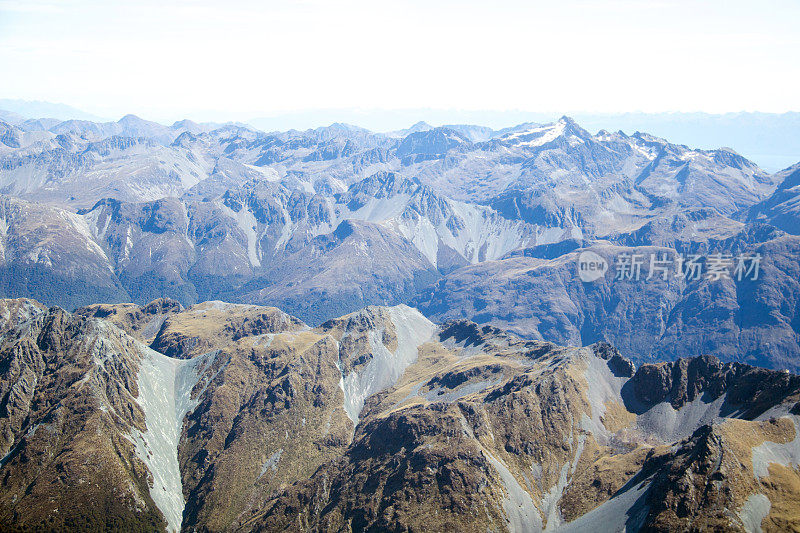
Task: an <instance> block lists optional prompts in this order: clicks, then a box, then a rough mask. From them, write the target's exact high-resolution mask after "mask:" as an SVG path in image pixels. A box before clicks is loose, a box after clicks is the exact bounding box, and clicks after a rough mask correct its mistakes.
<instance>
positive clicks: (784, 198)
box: [746, 164, 800, 235]
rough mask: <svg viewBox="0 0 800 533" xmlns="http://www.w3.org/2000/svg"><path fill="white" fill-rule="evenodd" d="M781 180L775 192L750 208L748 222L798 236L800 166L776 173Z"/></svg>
mask: <svg viewBox="0 0 800 533" xmlns="http://www.w3.org/2000/svg"><path fill="white" fill-rule="evenodd" d="M778 176H780V177H781V178H782V180H781V182H780V185H778V188H777V190H776V191H775V192H774V193H772V195H770V196H769V197H768V198H766V199H764V200H762V201H761V202H759V203H757V204H755V205H754V206H752V207H751V208H750V209H749V210H748V211H747V213H746V216H747V219H748V220H758V221H766V222H768V223H770V224H772V225H773V226H775V227H776V228H780V229H782V230H783V231H785V232H787V233H791V234H792V235H800V164H797V165H793V166H791V167H789V168H787V169H786V170H784V171H782V172H780V173H778Z"/></svg>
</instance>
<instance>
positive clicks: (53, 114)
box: [0, 98, 102, 121]
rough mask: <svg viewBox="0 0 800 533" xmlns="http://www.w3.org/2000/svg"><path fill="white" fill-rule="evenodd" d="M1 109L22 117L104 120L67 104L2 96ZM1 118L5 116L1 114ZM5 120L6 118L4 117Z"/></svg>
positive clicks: (0, 100)
mask: <svg viewBox="0 0 800 533" xmlns="http://www.w3.org/2000/svg"><path fill="white" fill-rule="evenodd" d="M0 109H2V110H4V111H7V112H10V113H14V114H16V115H18V116H20V117H21V118H22V119H38V118H54V119H58V120H94V121H100V120H102V119H101V118H100V117H98V116H96V115H92V114H91V113H87V112H85V111H81V110H80V109H76V108H74V107H71V106H68V105H65V104H54V103H51V102H40V101H31V100H15V99H9V98H0ZM0 118H3V117H2V116H0ZM3 120H6V119H5V118H3Z"/></svg>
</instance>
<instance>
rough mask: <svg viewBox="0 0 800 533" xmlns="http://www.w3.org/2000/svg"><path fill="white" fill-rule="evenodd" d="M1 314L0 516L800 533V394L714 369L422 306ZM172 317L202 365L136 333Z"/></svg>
mask: <svg viewBox="0 0 800 533" xmlns="http://www.w3.org/2000/svg"><path fill="white" fill-rule="evenodd" d="M2 309H14V310H17V311H15V313H16V314H11V313H9V314H6V315H4V316H6V317H7V318H6V320H7V322H6V323H5V324H4V326H3V327H4V328H6V331H7V332H6V334H5V335H4V336H3V338H2V341H0V358H2V360H3V361H5V363H2V364H0V369H3V370H2V374H0V393H2V396H0V398H2V402H3V403H2V406H0V407H2V417H0V431H2V436H3V439H4V440H3V441H2V449H1V450H0V451H2V452H3V453H5V454H6V456H5V457H4V458H3V459H2V461H0V474H2V475H1V476H0V480H1V483H2V485H0V486H2V491H1V492H0V512H2V513H3V516H4V521H5V522H6V523H11V524H15V525H19V526H20V527H22V526H27V527H31V528H41V527H50V525H52V527H66V528H70V527H82V526H86V527H113V525H112V524H114V523H116V522H115V521H116V520H126V521H127V522H126V523H129V524H134V525H141V527H142V528H144V529H158V528H168V529H170V530H175V529H178V528H182V529H183V530H209V531H227V530H242V531H250V530H285V529H287V528H288V529H298V528H302V529H305V530H312V531H316V530H325V531H330V530H370V529H373V530H374V529H377V530H386V529H392V530H396V529H403V530H404V529H418V528H424V529H435V530H452V529H456V530H472V529H474V528H475V527H478V528H479V529H481V530H486V529H489V530H493V531H506V530H510V531H538V530H541V529H542V528H545V527H546V528H548V530H551V529H552V530H571V529H575V530H585V527H587V525H588V527H592V526H591V524H594V527H595V528H596V527H597V524H598V523H601V524H605V525H608V529H609V530H615V529H617V528H618V527H621V526H623V525H625V522H626V521H628V526H631V527H633V528H634V529H636V528H637V527H639V526H642V527H644V528H646V529H653V530H674V529H675V528H676V527H677V528H681V527H688V524H691V523H702V524H705V525H706V526H707V527H723V526H725V527H731V528H737V527H738V528H749V529H753V524H755V525H758V524H762V523H763V524H764V525H765V527H769V526H773V527H780V528H786V527H793V525H796V524H797V523H798V522H797V521H798V517H797V516H796V513H794V511H792V509H794V508H793V507H792V505H793V504H794V501H795V499H796V498H797V493H796V490H795V489H794V487H795V486H796V480H795V478H796V476H797V474H796V470H794V469H793V465H796V463H797V460H798V459H797V457H800V452H798V451H797V450H798V449H800V448H798V444H797V443H798V442H800V439H798V438H797V431H798V430H797V429H796V428H797V426H796V424H797V423H798V419H797V415H796V414H793V413H795V412H796V411H797V409H796V404H797V402H798V400H799V399H800V378H798V377H797V376H795V375H791V374H787V373H782V372H774V371H768V370H763V369H755V368H752V367H748V366H746V365H741V364H736V363H734V364H723V363H721V362H720V361H719V360H717V359H714V358H712V357H704V358H700V359H692V360H680V361H677V362H675V363H668V364H662V365H645V366H643V367H641V368H639V369H638V370H637V369H635V367H634V366H633V365H632V364H631V363H630V362H629V361H628V360H626V359H624V358H623V357H622V356H621V355H620V353H619V352H618V351H617V350H616V349H615V348H613V347H612V346H611V345H608V344H603V343H600V344H596V345H593V346H591V347H588V348H579V349H578V348H562V347H559V346H557V345H554V344H551V343H546V342H541V341H535V340H525V339H522V338H519V337H517V336H515V335H513V334H511V333H508V332H505V331H502V330H499V329H497V328H494V327H492V326H478V325H476V324H474V323H471V322H466V321H454V322H450V323H447V324H445V325H443V326H441V327H437V326H435V325H434V324H432V323H431V322H429V321H428V320H427V319H425V318H424V317H423V316H422V315H421V314H420V313H419V312H418V311H416V310H414V309H412V308H409V307H405V306H397V307H391V308H385V307H371V308H367V309H364V310H362V311H359V312H357V313H353V314H350V315H346V316H343V317H341V318H338V319H335V320H331V321H328V322H326V323H325V324H323V325H322V326H320V327H318V328H315V329H309V328H307V327H305V326H303V325H302V323H300V322H299V321H297V320H296V319H291V317H288V315H285V314H282V313H281V312H280V311H278V310H275V309H270V308H258V307H252V306H241V305H231V304H222V303H220V302H211V303H209V304H204V305H199V306H195V307H193V308H189V309H186V310H181V309H180V308H179V307H178V305H177V304H176V303H174V302H170V301H164V300H161V301H156V302H153V303H152V304H150V305H148V306H145V307H143V308H138V309H137V308H135V307H134V306H131V305H129V304H118V305H106V306H94V307H91V308H87V309H83V310H81V311H80V312H78V313H76V314H75V315H70V314H69V313H66V312H64V311H62V310H60V309H51V310H44V309H41V308H40V307H39V306H36V305H35V304H33V303H31V302H14V301H4V302H3V303H2ZM19 310H22V311H23V312H20V311H19ZM99 316H105V318H97V317H99ZM154 320H155V321H162V320H163V325H162V326H161V331H160V332H159V337H157V338H156V340H155V341H154V342H153V346H157V347H158V348H160V349H163V350H165V351H169V350H170V349H173V350H176V353H180V355H181V356H182V357H189V358H188V359H176V358H171V357H167V356H164V355H162V354H160V353H158V352H155V351H153V350H150V349H148V348H147V347H145V346H144V345H143V344H142V343H141V342H139V341H137V340H135V339H134V338H133V337H132V336H130V335H128V334H127V333H125V332H124V331H123V329H124V330H126V331H128V332H130V334H131V335H135V336H137V337H138V338H140V339H145V340H147V339H148V338H149V337H148V336H149V333H147V332H149V331H151V329H152V323H153V321H154ZM112 321H113V322H114V323H115V324H118V325H119V328H118V327H117V326H115V325H112V323H111V322H112ZM120 328H122V329H120ZM179 333H181V334H182V335H179ZM189 336H192V337H194V338H196V339H197V342H196V344H195V345H194V346H192V347H191V348H189V349H188V350H187V348H186V343H185V342H184V339H185V338H187V337H189ZM729 449H730V450H732V451H733V452H732V453H733V455H732V456H731V455H728V453H727V452H725V450H729ZM82 454H83V455H82ZM86 454H89V455H86ZM85 457H92V460H91V461H88V460H87V459H85ZM82 458H84V459H82ZM720 458H721V462H720ZM64 472H67V473H68V474H66V475H65V474H64ZM31 476H33V477H31ZM64 483H66V487H67V488H66V489H65V488H64V486H65V485H64ZM26 488H27V490H26ZM54 494H57V495H58V498H67V497H68V498H69V501H71V502H73V503H74V502H87V503H86V505H84V504H83V503H81V504H79V505H72V506H68V505H66V503H62V504H59V505H54V502H55V503H56V504H57V503H58V502H60V501H62V502H66V500H58V498H56V500H52V499H51V497H52V495H54ZM62 505H64V507H62ZM55 507H58V508H59V511H58V512H56V511H55ZM66 508H69V512H64V511H63V509H66ZM96 509H104V510H105V512H104V513H103V514H99V513H95V510H96ZM726 509H727V511H726ZM597 520H600V522H598V521H597ZM698 520H699V521H698ZM725 520H727V522H725Z"/></svg>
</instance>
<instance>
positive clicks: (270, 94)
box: [0, 0, 800, 121]
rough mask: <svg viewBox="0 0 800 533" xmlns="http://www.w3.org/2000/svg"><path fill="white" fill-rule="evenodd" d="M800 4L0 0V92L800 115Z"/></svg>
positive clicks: (232, 110)
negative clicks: (792, 112)
mask: <svg viewBox="0 0 800 533" xmlns="http://www.w3.org/2000/svg"><path fill="white" fill-rule="evenodd" d="M798 27H800V1H797V0H792V1H753V0H747V1H736V0H734V1H731V0H727V1H699V0H680V1H668V0H664V1H658V0H656V1H646V0H636V1H634V0H608V1H588V0H571V1H559V2H555V1H554V2H539V1H510V0H495V1H488V0H485V1H480V2H478V1H472V0H461V1H456V0H443V1H434V0H427V1H424V0H419V1H418V0H396V1H392V2H384V1H379V0H372V1H361V0H343V1H325V0H298V1H289V0H279V1H264V2H256V1H249V0H228V1H225V2H212V1H210V0H158V1H154V0H145V1H137V2H117V1H111V0H67V1H63V2H58V1H52V0H25V1H14V0H0V98H21V99H26V100H45V101H51V102H61V103H65V104H69V105H72V106H75V107H78V108H80V109H82V110H85V111H88V112H91V113H94V114H97V115H100V116H104V117H110V118H118V117H119V116H121V115H123V114H125V113H129V112H130V113H136V114H137V115H140V116H144V117H146V118H151V119H156V120H162V121H168V120H175V119H178V118H183V117H186V116H188V117H192V118H196V119H214V120H219V119H222V118H228V119H236V120H244V119H246V118H251V117H256V116H269V115H270V114H280V113H285V112H294V111H299V110H313V109H339V108H350V109H352V108H361V109H412V108H431V109H462V110H496V111H504V110H525V111H539V112H549V111H557V112H563V113H569V112H579V111H591V112H624V111H644V112H662V111H705V112H710V113H722V112H730V111H766V112H784V111H798V110H800V99H798V97H797V94H798V87H800V30H798Z"/></svg>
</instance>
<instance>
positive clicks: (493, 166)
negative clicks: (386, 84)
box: [0, 115, 800, 370]
mask: <svg viewBox="0 0 800 533" xmlns="http://www.w3.org/2000/svg"><path fill="white" fill-rule="evenodd" d="M799 175H800V167H798V166H797V165H795V166H793V167H789V168H788V169H786V170H783V171H781V172H778V173H769V172H766V171H763V170H762V169H760V168H759V167H758V166H757V165H756V164H754V163H753V162H751V161H749V160H747V159H746V158H744V157H742V156H740V155H738V154H737V153H735V152H734V151H733V150H731V149H727V148H721V149H717V150H700V149H693V148H690V147H687V146H683V145H677V144H672V143H669V142H668V141H666V140H664V139H660V138H657V137H654V136H652V135H649V134H646V133H635V134H633V135H626V134H624V133H622V132H607V131H604V130H601V131H599V132H598V133H596V134H591V133H589V132H588V131H586V130H585V129H583V128H582V127H581V126H580V125H579V124H577V123H576V122H575V121H574V120H572V119H570V118H569V117H562V118H561V119H560V120H558V121H556V122H554V123H551V124H530V123H526V124H521V125H519V126H518V127H514V128H508V129H506V130H492V129H490V128H485V127H478V126H458V125H456V126H447V127H437V128H434V127H430V126H429V125H427V124H416V125H414V126H413V127H411V128H409V129H407V130H403V131H397V132H393V133H390V134H378V133H372V132H370V131H367V130H364V129H362V128H358V127H355V126H350V125H347V124H333V125H331V126H329V127H324V128H316V129H312V130H306V131H294V130H292V131H288V132H272V133H265V132H261V131H258V130H254V129H252V128H250V127H246V126H242V125H236V124H225V125H218V124H196V123H193V122H190V121H181V122H176V123H175V124H173V125H172V126H163V125H160V124H158V123H154V122H148V121H144V120H142V119H139V118H137V117H135V116H132V115H129V116H126V117H124V118H123V119H121V120H120V121H118V122H107V123H95V122H88V121H79V120H68V121H63V122H58V121H44V120H38V121H35V120H33V121H32V120H29V121H25V122H22V123H17V124H10V123H3V124H0V194H2V197H0V221H2V222H1V223H0V259H1V262H0V290H1V291H2V292H1V293H0V294H2V295H4V296H8V297H31V298H35V299H38V300H40V301H42V302H44V303H45V304H47V305H60V306H62V307H64V308H65V309H69V310H72V309H75V308H77V307H81V306H85V305H89V304H92V303H101V302H102V303H110V302H136V303H139V304H140V305H144V304H146V303H147V302H149V301H151V300H153V299H156V298H159V297H170V298H174V299H176V300H178V301H179V302H181V303H182V304H183V305H186V306H188V305H192V304H194V303H197V302H201V301H205V300H215V299H220V300H225V301H230V302H238V303H246V304H257V305H272V306H277V307H279V308H281V309H284V310H286V311H287V312H289V313H291V314H293V315H295V316H298V317H299V318H300V319H301V320H303V321H305V322H307V323H309V324H312V325H318V324H321V323H323V322H325V321H326V320H329V319H331V318H334V317H336V316H341V315H343V314H347V313H349V312H353V311H356V310H358V309H361V308H363V307H365V306H368V305H396V304H400V303H407V304H411V305H414V306H415V307H418V308H419V309H420V310H422V312H423V313H425V314H426V316H428V317H429V318H431V319H433V320H435V321H438V322H441V321H444V320H449V319H469V320H474V321H476V322H478V323H481V324H487V323H489V324H493V325H496V326H500V327H503V328H507V329H509V330H511V331H514V332H515V333H517V334H519V335H521V336H523V337H526V338H531V339H538V340H543V341H549V342H556V343H560V344H566V345H573V346H583V345H587V344H591V343H594V342H599V341H608V342H612V343H613V344H614V345H615V346H617V347H619V349H621V350H622V352H623V353H624V354H625V355H626V356H627V357H630V358H631V359H632V360H634V361H636V362H646V361H656V360H663V359H673V358H676V357H679V356H690V355H693V354H697V353H709V354H712V355H714V356H716V357H719V358H721V359H722V360H724V361H741V362H747V363H749V364H755V365H760V366H767V367H770V368H776V369H792V370H797V369H798V368H800V339H799V338H798V332H800V314H799V313H798V301H800V293H799V292H798V286H797V282H796V280H797V279H798V276H797V268H798V267H797V247H798V237H797V235H798V234H800V225H798V222H797V220H798V219H797V217H798V213H797V209H796V204H797V197H798V196H797V195H798V194H800V193H798V190H797V188H798V187H797V185H796V184H797V180H798V176H799ZM583 250H594V251H596V252H598V253H600V255H601V256H602V255H604V254H605V255H604V256H605V258H606V260H607V261H608V262H609V263H610V264H612V268H610V269H609V271H608V273H607V275H606V277H605V278H604V280H602V281H599V282H595V283H584V282H581V281H580V280H579V279H578V277H577V276H576V275H575V274H576V268H577V258H578V256H579V255H580V252H581V251H583ZM625 254H628V255H631V254H633V255H637V254H640V255H644V256H651V255H653V254H657V255H658V254H661V256H664V255H665V254H666V256H669V257H677V256H688V255H692V254H695V255H702V256H703V258H704V259H703V260H704V261H705V260H706V259H705V258H706V256H709V255H714V254H723V255H731V256H734V255H741V254H749V255H756V254H758V255H759V256H760V257H761V258H762V259H761V264H760V265H759V267H760V272H761V275H760V276H759V277H758V278H757V279H752V280H751V279H747V280H742V279H739V280H734V279H732V278H730V277H727V278H723V279H718V280H709V279H707V278H706V276H703V277H702V278H701V279H696V280H695V279H686V278H685V277H682V278H678V277H674V278H673V277H670V279H669V280H661V282H659V280H657V279H656V280H653V279H651V280H649V281H647V282H645V280H640V281H631V280H618V279H615V276H614V274H615V271H614V268H613V263H614V261H615V258H616V257H617V256H620V255H625ZM647 267H648V265H644V269H645V274H647V271H648V270H647Z"/></svg>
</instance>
